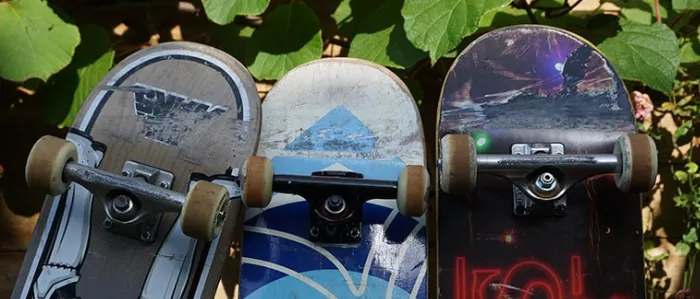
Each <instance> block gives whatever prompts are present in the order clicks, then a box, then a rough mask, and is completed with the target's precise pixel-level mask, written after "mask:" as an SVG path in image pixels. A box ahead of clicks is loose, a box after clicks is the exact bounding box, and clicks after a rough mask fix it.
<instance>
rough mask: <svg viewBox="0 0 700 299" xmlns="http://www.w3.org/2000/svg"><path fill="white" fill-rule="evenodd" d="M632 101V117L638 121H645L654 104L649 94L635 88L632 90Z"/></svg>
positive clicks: (649, 115)
mask: <svg viewBox="0 0 700 299" xmlns="http://www.w3.org/2000/svg"><path fill="white" fill-rule="evenodd" d="M632 102H633V103H634V117H635V118H636V119H637V120H638V121H645V120H647V119H649V117H651V112H652V111H653V110H654V104H653V103H652V102H651V98H649V95H647V94H646V93H641V92H639V91H636V90H635V91H633V92H632Z"/></svg>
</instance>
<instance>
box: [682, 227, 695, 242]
mask: <svg viewBox="0 0 700 299" xmlns="http://www.w3.org/2000/svg"><path fill="white" fill-rule="evenodd" d="M697 241H698V232H697V229H696V228H694V227H691V228H690V229H689V230H688V233H686V234H684V235H683V242H685V243H688V244H692V243H695V242H697Z"/></svg>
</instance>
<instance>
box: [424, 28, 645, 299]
mask: <svg viewBox="0 0 700 299" xmlns="http://www.w3.org/2000/svg"><path fill="white" fill-rule="evenodd" d="M635 130H636V125H635V119H634V113H633V108H632V105H631V103H630V99H629V97H628V93H627V91H626V89H625V87H624V85H623V82H622V80H621V79H620V78H619V76H618V75H617V73H616V72H615V70H614V69H613V67H612V65H611V64H610V62H609V61H608V60H606V58H605V57H604V56H602V55H601V53H600V52H598V50H597V49H595V48H594V47H593V46H592V45H591V44H590V43H589V42H587V41H585V40H583V39H582V38H580V37H578V36H575V35H573V34H571V33H568V32H565V31H562V30H559V29H556V28H551V27H545V26H537V25H523V26H513V27H506V28H503V29H498V30H494V31H492V32H490V33H487V34H485V35H483V36H481V37H479V38H478V39H477V40H475V41H474V42H473V43H472V44H470V45H469V46H468V47H467V48H466V49H465V50H464V51H463V52H462V53H461V54H460V55H459V56H458V57H457V59H456V60H455V62H454V64H453V65H452V68H451V69H450V71H449V73H448V74H447V77H446V79H445V82H444V85H443V90H442V95H441V103H440V107H439V121H438V134H437V137H438V140H441V138H442V137H443V136H445V135H447V134H465V135H470V136H471V137H472V138H473V141H474V146H475V150H476V155H477V157H478V156H480V155H486V154H501V155H513V154H522V155H528V154H537V153H541V154H545V155H547V154H567V155H568V154H578V155H582V156H580V157H582V158H586V156H585V155H596V154H613V151H614V147H615V144H616V142H617V139H618V137H620V136H622V135H625V134H630V133H635ZM437 148H438V151H440V152H439V157H440V159H442V160H440V163H444V162H445V161H444V155H445V153H444V152H443V151H442V150H440V144H438V147H437ZM539 161H544V160H542V159H540V160H539ZM556 161H561V160H554V159H553V160H551V161H550V163H549V164H547V163H545V164H541V165H538V167H539V166H542V167H550V168H551V169H552V170H553V173H554V172H556V168H557V167H558V165H557V164H556V163H555V162H556ZM480 163H481V162H480ZM557 163H558V162H557ZM564 163H566V162H564ZM496 164H499V163H496ZM438 167H442V166H438ZM491 168H493V169H496V168H499V169H500V170H501V172H502V174H503V175H490V174H482V173H479V174H478V175H477V179H476V185H475V187H474V189H473V190H472V192H470V193H469V195H468V196H458V195H453V194H448V193H445V192H444V191H443V190H442V188H441V189H440V190H441V191H439V193H438V197H437V213H438V218H437V219H438V220H437V222H438V227H437V232H438V249H437V251H438V258H439V259H438V267H439V269H438V273H439V276H438V279H439V297H440V298H458V299H467V298H470V299H477V298H550V299H560V298H644V290H645V288H644V260H643V251H642V229H641V225H642V220H641V200H640V195H639V193H624V192H622V191H621V190H620V189H618V188H617V187H616V183H615V181H614V179H613V176H612V175H611V174H601V175H596V176H589V177H585V178H583V179H582V180H578V181H576V177H575V176H576V175H577V173H576V171H570V170H567V171H570V172H564V176H562V177H559V178H560V179H561V178H564V180H568V181H566V182H567V183H568V182H575V184H574V185H572V186H571V187H570V189H568V191H566V193H565V195H564V197H561V198H559V199H557V200H553V201H549V202H546V203H545V202H539V201H535V200H532V199H531V198H530V197H529V196H528V194H526V193H525V192H523V191H522V189H519V188H518V187H516V186H515V185H514V184H513V183H512V182H511V180H508V179H506V178H505V177H504V175H509V174H508V171H511V170H513V169H515V167H513V168H510V166H509V165H508V162H505V160H504V161H502V162H500V165H492V166H491ZM543 169H544V168H543ZM437 173H440V171H438V172H437ZM510 175H514V174H513V173H510ZM567 176H568V177H567ZM443 178H444V177H443V176H441V177H440V180H442V179H443ZM562 182H564V181H560V183H562Z"/></svg>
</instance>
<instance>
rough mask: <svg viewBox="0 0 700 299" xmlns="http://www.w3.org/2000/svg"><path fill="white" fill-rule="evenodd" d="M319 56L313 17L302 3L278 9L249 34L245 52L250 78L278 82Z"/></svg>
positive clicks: (318, 37) (320, 43)
mask: <svg viewBox="0 0 700 299" xmlns="http://www.w3.org/2000/svg"><path fill="white" fill-rule="evenodd" d="M322 54H323V41H322V40H321V29H320V27H319V24H318V19H317V18H316V14H315V13H314V12H313V11H312V10H311V9H310V8H309V7H307V6H306V5H305V4H303V3H292V4H283V5H279V6H277V7H276V8H275V10H274V11H272V12H271V13H270V14H269V15H267V17H266V19H265V23H263V25H262V26H260V28H258V29H256V30H255V32H253V35H252V37H251V40H250V44H249V45H248V47H247V48H246V58H247V59H246V61H247V62H248V63H249V66H248V69H249V70H250V72H251V74H253V76H255V77H256V78H257V79H259V80H268V79H273V80H276V79H279V78H280V77H282V75H284V74H285V73H287V72H288V71H290V70H291V69H293V68H294V67H296V66H298V65H301V64H304V63H306V62H309V61H312V60H315V59H319V58H321V55H322Z"/></svg>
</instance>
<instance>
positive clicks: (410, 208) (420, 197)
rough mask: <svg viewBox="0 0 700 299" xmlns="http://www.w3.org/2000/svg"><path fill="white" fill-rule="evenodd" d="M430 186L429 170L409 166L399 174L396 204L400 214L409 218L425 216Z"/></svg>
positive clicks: (417, 166)
mask: <svg viewBox="0 0 700 299" xmlns="http://www.w3.org/2000/svg"><path fill="white" fill-rule="evenodd" d="M429 186H430V177H429V175H428V170H427V169H425V167H423V166H419V165H408V166H406V167H404V168H403V170H401V174H399V184H398V190H397V194H396V204H397V206H398V208H399V212H401V214H404V215H406V216H409V217H418V216H420V215H423V213H424V212H425V210H426V207H427V203H426V195H427V193H428V187H429Z"/></svg>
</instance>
